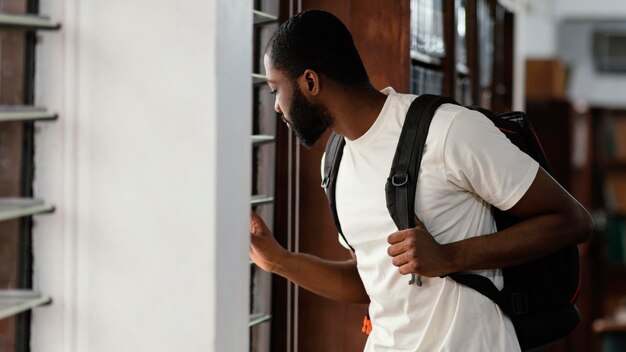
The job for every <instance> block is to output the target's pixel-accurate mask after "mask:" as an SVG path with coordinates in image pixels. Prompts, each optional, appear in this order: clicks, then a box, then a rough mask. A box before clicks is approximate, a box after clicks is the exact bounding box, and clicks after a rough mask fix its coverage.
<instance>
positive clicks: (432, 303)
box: [336, 88, 539, 352]
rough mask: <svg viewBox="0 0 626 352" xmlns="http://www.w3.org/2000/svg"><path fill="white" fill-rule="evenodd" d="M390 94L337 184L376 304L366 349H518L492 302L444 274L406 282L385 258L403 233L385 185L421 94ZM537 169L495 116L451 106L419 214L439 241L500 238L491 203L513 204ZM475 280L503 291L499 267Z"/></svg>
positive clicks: (426, 167)
mask: <svg viewBox="0 0 626 352" xmlns="http://www.w3.org/2000/svg"><path fill="white" fill-rule="evenodd" d="M383 93H385V94H388V98H387V100H386V102H385V104H384V106H383V108H382V110H381V112H380V115H379V116H378V118H377V119H376V121H375V122H374V124H373V125H372V127H371V128H370V129H369V130H368V131H367V132H366V133H365V134H364V135H363V136H361V137H360V138H358V139H356V140H354V141H350V140H347V139H346V146H345V148H344V152H343V158H342V160H341V164H340V168H339V173H338V176H337V186H336V187H337V188H336V202H337V214H338V216H339V220H340V223H341V227H342V229H343V232H344V235H345V237H346V239H347V240H348V242H349V243H350V245H351V246H352V247H353V248H354V249H355V252H356V257H357V265H358V270H359V275H360V276H361V279H362V280H363V284H364V286H365V289H366V290H367V293H368V295H369V297H370V299H371V304H370V307H369V313H370V317H371V320H372V326H373V328H372V332H371V334H370V336H369V338H368V340H367V344H366V346H365V351H377V352H378V351H394V352H395V351H428V352H431V351H452V352H458V351H480V352H483V351H507V352H508V351H518V350H519V344H518V342H517V337H516V335H515V330H514V328H513V325H512V323H511V321H510V320H509V319H508V318H507V317H506V316H505V315H504V313H502V312H501V311H500V309H499V308H498V307H497V306H496V305H495V304H494V303H493V302H492V301H490V300H489V299H488V298H486V297H484V296H483V295H481V294H480V293H478V292H476V291H474V290H473V289H471V288H468V287H465V286H462V285H459V284H457V283H456V282H455V281H453V280H452V279H450V278H447V277H446V278H426V277H422V281H423V285H422V286H421V287H420V286H416V285H409V284H408V281H409V279H410V276H409V275H406V276H403V275H400V273H399V272H398V268H397V267H395V266H394V265H393V264H392V262H391V257H389V256H388V255H387V249H388V247H389V244H388V243H387V237H388V236H389V235H390V234H392V233H394V232H396V231H397V228H396V226H395V224H394V222H393V220H392V219H391V216H390V215H389V212H388V211H387V207H386V202H385V183H386V180H387V177H388V176H389V170H390V168H391V162H392V160H393V156H394V153H395V150H396V145H397V142H398V138H399V136H400V132H401V130H402V124H403V123H404V119H405V116H406V113H407V111H408V108H409V105H410V104H411V102H412V101H413V99H414V98H415V96H414V95H407V94H397V93H396V92H395V91H394V90H393V89H391V88H386V89H384V90H383ZM538 167H539V166H538V164H537V163H536V162H535V161H534V160H533V159H532V158H530V157H529V156H527V155H526V154H525V153H523V152H521V151H519V149H518V148H517V147H516V146H514V145H513V144H512V143H510V142H509V141H508V139H506V137H505V136H504V135H503V134H502V133H501V132H500V131H499V130H498V129H497V128H496V127H495V126H494V125H493V123H492V122H491V121H489V119H487V118H485V117H484V116H483V115H481V114H480V113H478V112H475V111H472V110H468V109H466V108H464V107H460V106H456V105H451V104H445V105H443V106H441V107H440V108H439V109H438V110H437V112H436V114H435V116H434V118H433V120H432V123H431V126H430V129H429V133H428V137H427V139H426V147H425V152H424V155H423V159H422V163H421V168H420V171H419V178H418V184H417V196H416V199H415V212H416V214H417V216H418V218H419V219H420V220H421V221H422V222H423V223H424V225H425V226H426V229H427V230H428V231H429V232H430V233H431V234H432V235H433V236H434V238H435V240H436V241H437V242H439V243H449V242H454V241H459V240H462V239H465V238H469V237H473V236H479V235H484V234H489V233H493V232H495V223H494V220H493V216H492V215H491V212H490V204H493V205H495V206H496V207H498V208H500V209H502V210H507V209H509V208H511V207H512V206H514V205H515V204H516V203H517V202H518V201H519V199H520V198H521V197H522V196H523V195H524V193H525V192H526V191H527V190H528V188H529V187H530V185H531V183H532V182H533V180H534V178H535V175H536V173H537V170H538ZM340 242H342V244H343V245H344V246H346V245H345V243H343V240H342V239H341V237H340ZM476 273H479V274H481V275H484V276H486V277H488V278H490V279H491V280H492V281H493V282H494V283H495V284H496V286H498V287H499V288H501V287H502V284H503V282H502V275H501V271H500V270H485V271H477V272H476Z"/></svg>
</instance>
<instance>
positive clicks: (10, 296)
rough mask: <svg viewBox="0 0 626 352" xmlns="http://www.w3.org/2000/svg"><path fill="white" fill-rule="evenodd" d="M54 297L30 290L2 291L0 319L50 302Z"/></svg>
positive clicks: (0, 294)
mask: <svg viewBox="0 0 626 352" xmlns="http://www.w3.org/2000/svg"><path fill="white" fill-rule="evenodd" d="M51 302H52V298H50V297H49V296H44V295H41V294H40V293H38V292H34V291H29V290H2V291H0V319H4V318H7V317H10V316H13V315H16V314H19V313H22V312H25V311H27V310H30V309H32V308H35V307H39V306H43V305H46V304H50V303H51Z"/></svg>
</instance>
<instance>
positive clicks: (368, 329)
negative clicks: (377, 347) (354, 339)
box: [361, 316, 372, 335]
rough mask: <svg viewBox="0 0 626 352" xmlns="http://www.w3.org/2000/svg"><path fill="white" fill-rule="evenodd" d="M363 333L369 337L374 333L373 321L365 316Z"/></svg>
mask: <svg viewBox="0 0 626 352" xmlns="http://www.w3.org/2000/svg"><path fill="white" fill-rule="evenodd" d="M361 331H363V332H364V333H365V334H366V335H369V334H370V332H372V321H371V320H370V317H368V316H365V318H363V327H362V328H361Z"/></svg>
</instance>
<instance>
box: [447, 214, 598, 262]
mask: <svg viewBox="0 0 626 352" xmlns="http://www.w3.org/2000/svg"><path fill="white" fill-rule="evenodd" d="M591 226H592V223H591V220H590V219H589V216H588V214H587V213H585V212H584V211H583V212H581V213H580V214H571V215H570V216H568V217H563V216H562V215H557V214H546V215H540V216H537V217H534V218H531V219H526V220H524V221H523V222H520V223H518V224H516V225H513V226H511V227H509V228H507V229H505V230H503V231H500V232H496V233H494V234H491V235H485V236H477V237H473V238H469V239H465V240H462V241H459V242H454V243H450V244H447V245H444V248H445V249H444V251H445V252H446V253H447V254H446V255H447V256H448V258H449V261H450V263H451V266H452V268H451V271H452V272H455V271H468V270H481V269H492V268H503V267H508V266H513V265H518V264H522V263H525V262H528V261H532V260H535V259H538V258H541V257H543V256H545V255H548V254H550V253H553V252H555V251H557V250H559V249H561V248H563V247H565V246H567V245H572V244H576V243H578V242H581V239H583V240H584V238H585V237H584V233H588V232H590V231H591ZM581 233H582V234H583V235H582V236H581Z"/></svg>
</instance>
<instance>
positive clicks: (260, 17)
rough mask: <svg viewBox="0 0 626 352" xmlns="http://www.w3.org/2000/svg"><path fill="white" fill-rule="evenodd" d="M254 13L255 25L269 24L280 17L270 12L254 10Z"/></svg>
mask: <svg viewBox="0 0 626 352" xmlns="http://www.w3.org/2000/svg"><path fill="white" fill-rule="evenodd" d="M252 13H253V14H254V25H261V24H268V23H272V22H276V21H278V17H276V16H274V15H270V14H269V13H265V12H261V11H257V10H252Z"/></svg>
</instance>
